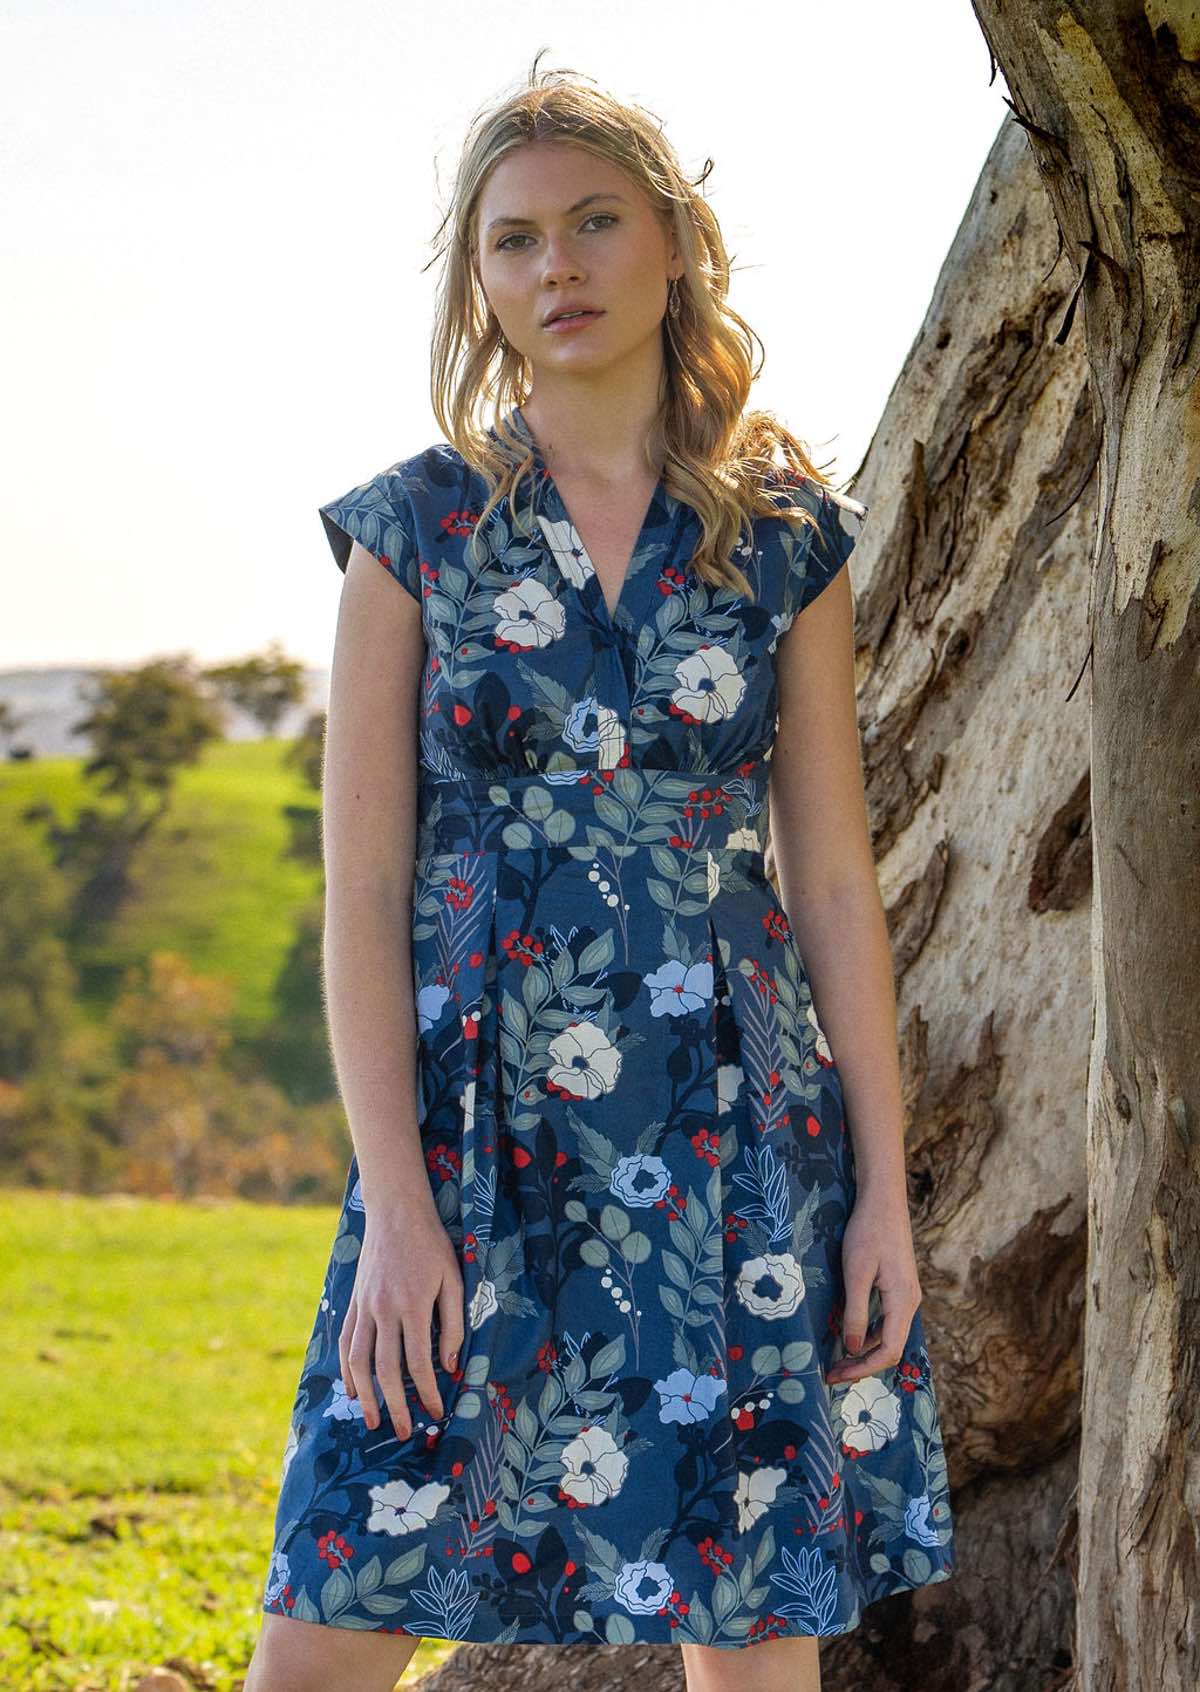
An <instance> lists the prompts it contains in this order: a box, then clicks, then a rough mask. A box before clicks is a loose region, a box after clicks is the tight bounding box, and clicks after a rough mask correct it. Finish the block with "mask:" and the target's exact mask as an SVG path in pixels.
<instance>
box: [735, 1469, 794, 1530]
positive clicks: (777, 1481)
mask: <svg viewBox="0 0 1200 1692" xmlns="http://www.w3.org/2000/svg"><path fill="white" fill-rule="evenodd" d="M786 1479H787V1470H786V1469H755V1470H753V1472H752V1473H750V1474H746V1472H745V1471H744V1470H743V1471H741V1472H740V1473H739V1475H738V1484H737V1492H736V1493H735V1494H734V1503H735V1504H736V1505H737V1510H738V1532H739V1533H749V1532H750V1529H751V1528H752V1527H753V1526H754V1524H755V1522H756V1521H757V1520H758V1518H759V1517H760V1516H765V1515H766V1513H767V1510H768V1509H769V1507H770V1506H771V1505H772V1504H774V1502H775V1494H776V1493H777V1492H778V1491H779V1488H780V1487H781V1486H782V1485H783V1483H784V1481H785V1480H786Z"/></svg>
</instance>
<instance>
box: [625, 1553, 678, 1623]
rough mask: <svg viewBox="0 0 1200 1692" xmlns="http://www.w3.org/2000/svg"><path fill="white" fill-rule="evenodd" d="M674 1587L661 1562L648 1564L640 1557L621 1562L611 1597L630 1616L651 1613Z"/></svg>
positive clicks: (660, 1606) (659, 1607)
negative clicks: (639, 1559) (631, 1561)
mask: <svg viewBox="0 0 1200 1692" xmlns="http://www.w3.org/2000/svg"><path fill="white" fill-rule="evenodd" d="M674 1589H675V1582H674V1581H673V1580H672V1579H671V1571H670V1569H668V1568H667V1566H666V1564H665V1563H648V1562H646V1561H645V1559H644V1558H643V1559H642V1560H641V1561H639V1562H636V1563H626V1564H624V1565H623V1567H622V1569H621V1572H620V1574H619V1575H618V1576H617V1581H616V1586H615V1587H614V1589H613V1596H614V1597H615V1598H616V1600H617V1603H618V1604H623V1605H624V1606H625V1608H626V1609H627V1610H628V1611H629V1613H630V1615H631V1616H653V1615H656V1614H657V1612H658V1611H659V1610H661V1609H662V1607H663V1605H664V1604H665V1603H666V1601H667V1599H668V1598H669V1597H670V1596H671V1593H672V1592H673V1591H674Z"/></svg>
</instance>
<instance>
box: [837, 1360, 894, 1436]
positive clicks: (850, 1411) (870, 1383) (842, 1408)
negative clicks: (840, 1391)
mask: <svg viewBox="0 0 1200 1692" xmlns="http://www.w3.org/2000/svg"><path fill="white" fill-rule="evenodd" d="M838 1412H839V1414H840V1415H841V1417H842V1419H843V1421H844V1422H845V1424H846V1425H845V1427H844V1428H843V1429H842V1444H843V1445H848V1446H849V1447H850V1450H851V1451H857V1452H859V1453H860V1454H861V1453H863V1452H866V1451H880V1450H882V1448H883V1447H884V1446H885V1445H886V1444H887V1442H888V1440H889V1439H894V1438H895V1436H896V1434H897V1433H898V1431H899V1428H900V1398H899V1395H898V1394H897V1393H894V1392H892V1391H891V1389H890V1388H889V1387H886V1386H884V1384H883V1382H882V1381H881V1380H878V1379H877V1378H876V1377H875V1376H874V1375H864V1376H863V1378H862V1380H860V1381H852V1382H851V1384H850V1386H849V1388H848V1389H847V1391H846V1393H845V1395H844V1397H843V1398H842V1401H841V1403H840V1404H839V1405H838Z"/></svg>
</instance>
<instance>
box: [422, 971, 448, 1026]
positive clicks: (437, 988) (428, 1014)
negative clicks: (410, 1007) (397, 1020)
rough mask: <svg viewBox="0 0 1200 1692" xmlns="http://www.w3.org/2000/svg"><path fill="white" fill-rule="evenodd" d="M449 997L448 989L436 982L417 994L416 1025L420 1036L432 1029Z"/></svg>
mask: <svg viewBox="0 0 1200 1692" xmlns="http://www.w3.org/2000/svg"><path fill="white" fill-rule="evenodd" d="M449 997H450V989H449V987H443V986H441V985H440V984H439V983H438V982H436V981H434V982H431V983H430V985H429V986H428V987H422V988H421V991H420V992H419V993H418V994H417V1023H418V1026H419V1027H420V1030H421V1033H422V1034H426V1033H428V1031H429V1030H430V1029H431V1028H432V1027H434V1025H435V1024H436V1022H437V1020H438V1018H439V1017H440V1016H441V1014H442V1007H443V1006H444V1005H445V1003H446V1000H447V999H448V998H449Z"/></svg>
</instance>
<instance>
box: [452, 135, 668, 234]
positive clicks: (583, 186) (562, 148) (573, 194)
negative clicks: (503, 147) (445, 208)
mask: <svg viewBox="0 0 1200 1692" xmlns="http://www.w3.org/2000/svg"><path fill="white" fill-rule="evenodd" d="M590 195H619V196H620V197H621V198H622V199H623V200H625V201H626V202H627V203H628V204H631V205H632V204H633V203H635V202H636V201H638V200H641V199H643V198H644V196H643V195H642V194H641V193H640V191H639V189H638V187H637V185H636V183H634V182H633V180H632V179H631V178H630V177H629V176H628V175H627V174H626V172H625V171H624V170H622V169H621V167H620V166H619V165H617V164H614V163H613V162H612V160H611V159H605V158H601V157H600V156H599V155H598V154H596V153H592V152H589V151H588V150H587V149H586V148H585V147H579V146H576V145H574V144H573V143H572V142H570V141H526V142H522V144H521V145H520V146H519V147H514V148H513V149H512V150H511V151H510V152H508V153H505V155H504V157H503V158H502V159H500V160H499V161H498V162H497V163H496V164H495V165H494V166H493V167H492V170H491V172H490V173H489V175H488V177H487V180H486V181H485V183H484V185H483V190H482V192H481V193H480V196H479V212H480V219H481V221H482V223H483V224H484V226H485V227H486V225H487V224H488V222H489V221H490V220H491V219H492V218H502V217H514V218H518V217H519V218H529V217H547V218H550V217H560V216H564V215H565V214H566V213H567V212H568V210H570V209H571V208H576V209H578V202H579V201H580V200H582V199H583V198H584V197H585V196H590ZM597 203H598V204H599V203H600V202H599V201H597Z"/></svg>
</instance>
